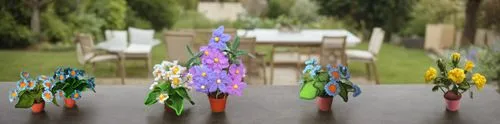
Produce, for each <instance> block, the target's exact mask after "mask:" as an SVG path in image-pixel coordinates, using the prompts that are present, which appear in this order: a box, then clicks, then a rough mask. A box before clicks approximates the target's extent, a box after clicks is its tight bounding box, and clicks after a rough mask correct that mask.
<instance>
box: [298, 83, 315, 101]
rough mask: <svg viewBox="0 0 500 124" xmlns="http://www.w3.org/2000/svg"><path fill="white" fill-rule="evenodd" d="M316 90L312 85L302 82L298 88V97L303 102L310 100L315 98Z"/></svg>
mask: <svg viewBox="0 0 500 124" xmlns="http://www.w3.org/2000/svg"><path fill="white" fill-rule="evenodd" d="M317 93H318V89H317V88H315V87H314V83H312V82H306V81H304V84H302V87H301V88H300V92H299V97H300V98H301V99H305V100H312V99H314V98H316V95H317Z"/></svg>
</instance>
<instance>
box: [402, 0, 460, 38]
mask: <svg viewBox="0 0 500 124" xmlns="http://www.w3.org/2000/svg"><path fill="white" fill-rule="evenodd" d="M460 2H461V1H455V0H420V1H419V2H418V3H417V4H415V5H414V7H413V11H412V12H411V13H410V15H411V17H412V19H411V20H410V21H409V23H408V25H406V27H405V29H403V31H402V34H403V35H407V36H410V35H418V36H424V34H425V27H426V25H427V24H434V23H447V24H463V23H462V22H461V21H463V20H464V16H463V15H465V14H463V7H462V5H463V4H461V3H460ZM455 16H456V19H455ZM455 26H457V28H459V27H462V26H461V25H455Z"/></svg>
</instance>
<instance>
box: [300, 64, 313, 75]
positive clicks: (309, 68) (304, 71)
mask: <svg viewBox="0 0 500 124" xmlns="http://www.w3.org/2000/svg"><path fill="white" fill-rule="evenodd" d="M313 68H314V66H313V65H307V66H306V67H305V68H304V70H303V71H302V74H305V73H307V71H309V70H312V69H313Z"/></svg>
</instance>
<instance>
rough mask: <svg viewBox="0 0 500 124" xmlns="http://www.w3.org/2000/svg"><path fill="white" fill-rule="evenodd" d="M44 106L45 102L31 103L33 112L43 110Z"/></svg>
mask: <svg viewBox="0 0 500 124" xmlns="http://www.w3.org/2000/svg"><path fill="white" fill-rule="evenodd" d="M44 108H45V102H40V103H33V105H31V111H32V112H33V113H40V112H42V111H43V110H44Z"/></svg>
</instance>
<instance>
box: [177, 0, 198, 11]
mask: <svg viewBox="0 0 500 124" xmlns="http://www.w3.org/2000/svg"><path fill="white" fill-rule="evenodd" d="M177 2H179V5H181V6H182V7H183V8H184V10H196V9H198V2H199V1H198V0H179V1H177Z"/></svg>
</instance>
